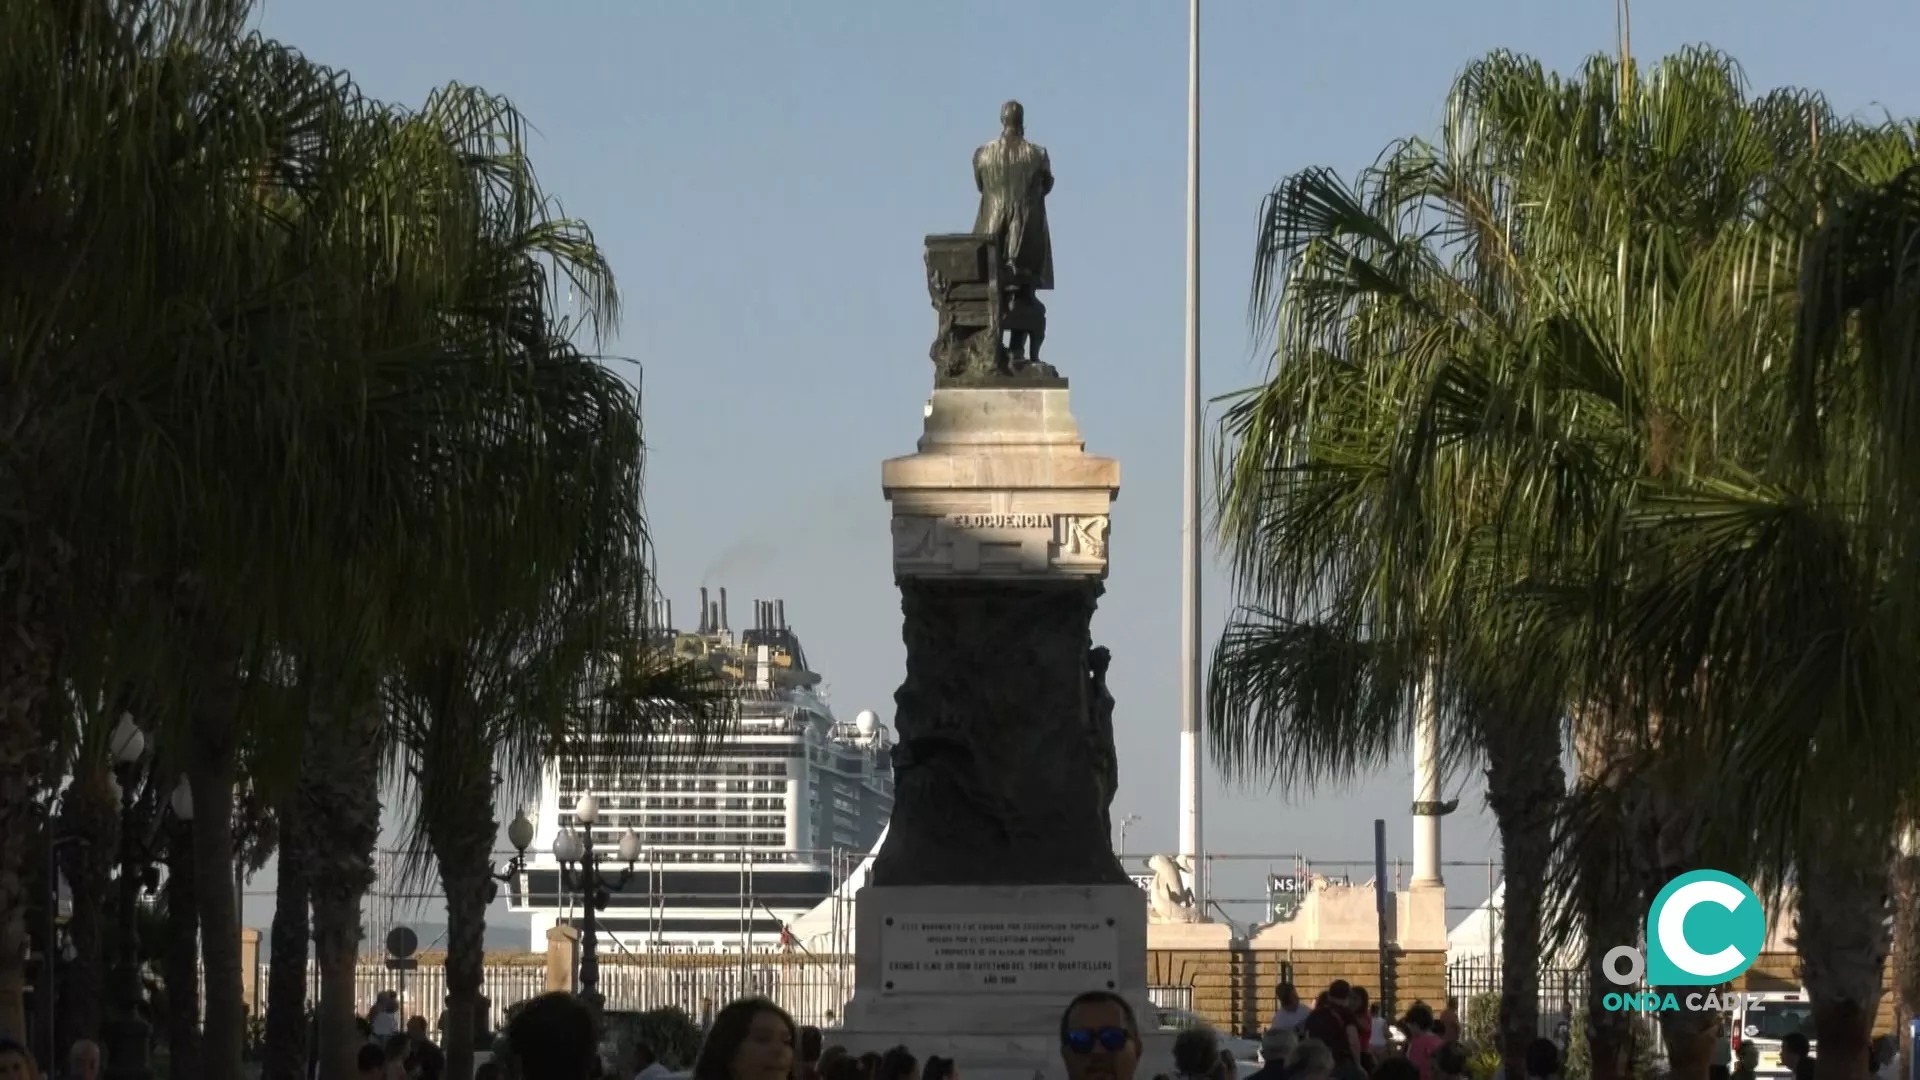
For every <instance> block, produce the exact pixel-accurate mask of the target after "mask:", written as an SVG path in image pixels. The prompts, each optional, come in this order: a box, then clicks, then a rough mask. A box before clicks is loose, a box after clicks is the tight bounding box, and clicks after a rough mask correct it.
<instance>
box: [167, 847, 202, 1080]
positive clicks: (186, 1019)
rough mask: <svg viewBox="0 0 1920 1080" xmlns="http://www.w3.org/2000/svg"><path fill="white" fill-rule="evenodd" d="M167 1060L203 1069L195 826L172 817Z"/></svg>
mask: <svg viewBox="0 0 1920 1080" xmlns="http://www.w3.org/2000/svg"><path fill="white" fill-rule="evenodd" d="M164 965H165V979H166V986H167V1061H168V1066H169V1075H172V1076H199V1075H200V985H199V984H200V971H199V968H200V907H199V904H198V903H197V901H196V898H195V896H194V876H193V826H192V824H191V823H189V822H183V821H179V820H177V819H174V818H171V817H169V818H168V820H167V945H166V959H165V961H164Z"/></svg>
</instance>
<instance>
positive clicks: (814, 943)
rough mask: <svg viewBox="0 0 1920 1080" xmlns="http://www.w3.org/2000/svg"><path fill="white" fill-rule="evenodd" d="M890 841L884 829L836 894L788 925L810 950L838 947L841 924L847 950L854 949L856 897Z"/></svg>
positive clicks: (804, 946) (801, 945)
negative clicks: (876, 858) (876, 859)
mask: <svg viewBox="0 0 1920 1080" xmlns="http://www.w3.org/2000/svg"><path fill="white" fill-rule="evenodd" d="M889 827H891V826H889ZM886 842H887V830H886V829H881V830H880V838H879V839H877V840H875V841H874V842H873V849H872V850H871V851H868V852H867V855H866V857H865V858H863V859H861V860H860V865H858V866H856V867H854V868H853V873H851V874H848V875H847V880H845V881H843V882H841V883H840V887H839V888H837V889H835V890H834V891H833V895H831V896H829V897H827V898H826V899H825V900H822V901H820V902H819V903H818V904H816V905H814V908H813V910H812V911H809V912H807V913H806V914H805V915H802V916H800V917H799V918H798V919H795V920H794V921H793V924H792V925H791V926H788V927H787V931H788V932H789V933H790V934H792V935H793V938H794V941H795V942H797V943H798V944H799V945H800V947H802V948H804V949H806V950H808V951H809V952H834V951H837V950H836V949H835V942H834V936H835V933H834V932H835V930H836V928H837V929H838V930H839V933H840V940H841V942H842V943H844V945H845V947H846V951H848V952H852V951H853V948H854V946H853V911H854V903H853V898H854V897H855V896H856V895H858V894H859V892H860V890H861V889H864V888H866V887H867V882H868V881H869V880H870V879H871V878H872V877H873V857H874V855H875V854H877V853H878V852H879V850H880V845H882V844H884V843H886ZM836 908H837V909H838V910H839V913H840V914H839V918H838V920H837V921H836V920H835V917H834V912H835V909H836Z"/></svg>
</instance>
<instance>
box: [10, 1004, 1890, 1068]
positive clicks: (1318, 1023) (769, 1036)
mask: <svg viewBox="0 0 1920 1080" xmlns="http://www.w3.org/2000/svg"><path fill="white" fill-rule="evenodd" d="M360 1023H361V1027H362V1029H363V1030H362V1034H363V1035H364V1036H365V1038H366V1043H365V1045H364V1046H362V1047H361V1049H360V1051H359V1057H358V1065H359V1074H360V1080H441V1077H442V1076H443V1075H444V1073H445V1069H446V1057H445V1055H444V1054H443V1053H442V1052H441V1050H440V1048H439V1047H438V1046H437V1045H435V1044H434V1042H433V1040H432V1039H431V1038H429V1037H428V1032H427V1022H426V1018H425V1017H420V1016H415V1017H413V1018H412V1019H410V1020H408V1021H406V1022H405V1023H404V1025H403V1024H402V1023H401V1022H400V1019H399V1015H398V1008H397V1002H395V1001H390V1000H388V999H387V998H386V997H385V996H383V997H382V999H381V1000H380V1001H378V1002H376V1003H375V1005H374V1007H373V1009H372V1010H371V1011H369V1013H368V1014H367V1015H366V1016H365V1017H363V1018H362V1019H361V1022H360ZM704 1026H705V1027H706V1032H705V1038H704V1039H703V1040H702V1042H701V1046H700V1051H699V1055H698V1057H697V1058H696V1060H695V1061H694V1062H693V1063H692V1070H691V1080H961V1067H960V1064H959V1063H958V1062H956V1061H954V1060H953V1059H951V1058H944V1057H937V1056H928V1057H925V1058H924V1059H923V1058H921V1057H919V1056H917V1055H915V1053H914V1052H913V1051H912V1050H910V1049H909V1048H908V1047H905V1046H896V1047H894V1048H892V1049H890V1050H888V1051H886V1052H885V1053H873V1052H868V1053H860V1054H855V1053H852V1052H850V1051H848V1050H847V1049H846V1048H845V1047H841V1046H833V1045H828V1044H826V1042H825V1038H824V1036H823V1033H822V1032H821V1030H820V1029H819V1028H814V1027H801V1026H799V1025H797V1024H795V1023H794V1020H793V1017H792V1016H790V1015H788V1013H787V1012H786V1011H785V1010H783V1009H781V1008H780V1007H779V1006H778V1005H776V1004H774V1003H773V1002H771V1001H768V1000H766V999H764V998H748V999H744V1000H740V1001H736V1002H734V1003H732V1004H731V1005H728V1006H726V1007H725V1008H723V1009H721V1010H720V1011H719V1013H717V1014H715V1015H714V1016H712V1017H711V1019H710V1020H708V1021H707V1023H706V1024H705V1025H704ZM1399 1027H1400V1037H1399V1038H1392V1037H1389V1035H1388V1033H1387V1030H1386V1028H1387V1024H1386V1023H1385V1021H1383V1020H1382V1019H1381V1017H1380V1015H1379V1010H1378V1009H1376V1008H1370V1007H1369V1005H1368V998H1367V993H1366V990H1365V989H1364V988H1362V987H1358V986H1353V985H1351V984H1349V983H1347V982H1346V981H1344V980H1335V981H1334V982H1333V983H1332V984H1331V985H1329V986H1328V987H1327V989H1326V990H1325V991H1324V992H1322V993H1321V994H1320V995H1319V996H1318V998H1317V999H1316V1001H1315V1002H1314V1004H1313V1005H1312V1006H1308V1005H1307V1004H1306V1003H1304V1002H1303V1001H1302V1000H1301V999H1300V996H1299V994H1298V992H1297V991H1296V989H1295V987H1294V986H1293V984H1292V983H1288V982H1283V983H1281V984H1280V987H1279V990H1278V995H1277V1002H1276V1008H1275V1010H1274V1014H1273V1019H1272V1022H1271V1023H1270V1024H1269V1025H1268V1026H1267V1029H1266V1031H1265V1033H1264V1034H1263V1035H1262V1037H1261V1040H1260V1062H1259V1065H1260V1067H1259V1070H1258V1071H1257V1072H1255V1073H1253V1074H1252V1076H1251V1077H1250V1078H1249V1080H1467V1077H1468V1052H1467V1048H1466V1047H1465V1045H1464V1044H1463V1041H1462V1037H1461V1035H1462V1032H1461V1024H1460V1015H1459V1009H1458V1002H1457V1000H1455V999H1451V998H1450V999H1448V1000H1447V1002H1446V1005H1445V1007H1444V1008H1443V1009H1442V1010H1441V1011H1440V1012H1439V1013H1435V1012H1434V1011H1433V1009H1432V1007H1431V1006H1429V1005H1427V1004H1426V1003H1425V1002H1415V1003H1414V1005H1413V1006H1412V1007H1411V1008H1409V1009H1408V1010H1407V1012H1406V1015H1405V1017H1404V1018H1403V1019H1402V1020H1401V1021H1400V1023H1399ZM1059 1040H1060V1047H1059V1049H1060V1056H1061V1062H1062V1064H1063V1065H1064V1067H1065V1070H1066V1073H1067V1075H1068V1077H1069V1080H1136V1077H1140V1076H1145V1077H1150V1078H1152V1080H1237V1078H1238V1073H1239V1069H1240V1066H1239V1063H1238V1062H1236V1061H1235V1060H1234V1059H1233V1056H1232V1054H1230V1053H1227V1052H1225V1051H1223V1050H1222V1049H1221V1048H1220V1047H1219V1045H1218V1041H1217V1038H1216V1036H1215V1034H1214V1033H1213V1031H1211V1030H1210V1029H1207V1028H1193V1029H1190V1030H1186V1031H1182V1032H1179V1033H1178V1034H1177V1035H1176V1036H1175V1037H1174V1040H1173V1047H1172V1053H1171V1055H1170V1060H1168V1061H1151V1060H1146V1059H1145V1056H1144V1044H1143V1041H1142V1038H1141V1027H1140V1022H1139V1017H1138V1016H1137V1015H1135V1012H1134V1009H1133V1006H1132V1005H1131V1004H1129V1003H1128V1001H1127V999H1126V998H1124V997H1122V996H1120V995H1119V994H1115V993H1112V992H1110V991H1104V990H1095V991H1089V992H1087V993H1084V994H1081V995H1080V996H1079V997H1076V998H1074V999H1073V1000H1072V1001H1071V1002H1069V1003H1068V1004H1067V1006H1066V1008H1065V1010H1064V1011H1063V1012H1062V1013H1061V1014H1060V1028H1059ZM1751 1046H1752V1044H1751V1043H1748V1044H1746V1046H1743V1047H1742V1049H1743V1050H1747V1049H1750V1048H1751ZM502 1047H503V1049H504V1051H505V1053H504V1054H503V1055H501V1058H500V1059H499V1060H495V1061H490V1062H487V1063H486V1064H484V1065H482V1066H481V1067H480V1068H479V1070H478V1071H477V1072H476V1074H475V1077H474V1080H627V1078H628V1077H631V1078H632V1080H667V1078H668V1077H669V1076H671V1075H672V1073H673V1070H672V1069H670V1068H669V1066H668V1064H667V1063H664V1062H662V1061H660V1060H658V1058H657V1057H656V1055H655V1054H654V1051H653V1048H652V1047H650V1046H647V1045H645V1044H641V1045H638V1046H635V1047H632V1048H631V1050H630V1060H628V1061H625V1062H622V1063H620V1064H619V1065H618V1066H616V1067H614V1068H613V1069H612V1071H611V1072H609V1066H608V1065H607V1063H605V1062H603V1060H602V1058H601V1040H600V1038H599V1026H598V1024H597V1022H596V1020H595V1017H594V1014H593V1012H592V1010H591V1009H590V1008H589V1007H588V1006H587V1004H586V1003H585V1002H584V1001H582V1000H581V999H579V998H577V997H575V996H573V995H571V994H567V993H550V994H545V995H542V996H541V997H538V998H535V999H533V1000H532V1001H530V1002H528V1003H527V1004H526V1005H525V1006H524V1007H523V1008H521V1009H520V1010H519V1011H518V1014H517V1015H516V1016H515V1017H514V1018H513V1020H512V1021H511V1022H509V1023H508V1025H507V1029H506V1033H505V1039H504V1042H503V1044H502ZM1876 1051H1877V1052H1878V1054H1879V1055H1880V1056H1885V1055H1887V1054H1890V1053H1891V1052H1892V1051H1891V1050H1889V1049H1882V1048H1880V1047H1876ZM1781 1063H1782V1064H1783V1065H1785V1066H1786V1067H1787V1068H1789V1069H1791V1070H1792V1071H1793V1073H1794V1074H1795V1076H1796V1077H1803V1078H1810V1077H1811V1075H1812V1072H1813V1067H1814V1062H1813V1056H1812V1053H1811V1049H1810V1047H1809V1045H1808V1043H1807V1040H1806V1038H1805V1037H1804V1036H1802V1035H1798V1034H1792V1035H1788V1036H1787V1037H1786V1038H1785V1039H1784V1040H1783V1046H1782V1054H1781ZM1561 1065H1562V1061H1561V1049H1560V1047H1559V1046H1558V1045H1557V1044H1556V1043H1554V1042H1553V1041H1552V1040H1550V1039H1536V1040H1534V1042H1533V1043H1532V1044H1531V1045H1530V1046H1529V1047H1528V1048H1527V1052H1526V1055H1525V1069H1526V1077H1525V1080H1555V1078H1557V1077H1559V1076H1560V1072H1561ZM69 1068H70V1073H69V1075H70V1076H71V1077H72V1078H73V1080H95V1078H96V1077H97V1076H98V1075H99V1069H100V1051H99V1048H98V1047H97V1046H95V1045H94V1044H92V1043H90V1042H81V1043H77V1044H75V1046H74V1048H73V1055H72V1060H71V1061H70V1062H69ZM1714 1073H1715V1076H1716V1078H1719V1080H1747V1078H1750V1077H1751V1076H1752V1075H1753V1059H1752V1057H1751V1056H1750V1055H1744V1054H1743V1055H1739V1056H1736V1057H1734V1058H1733V1059H1732V1060H1729V1061H1717V1062H1716V1063H1715V1067H1714ZM38 1076H39V1074H38V1073H37V1072H35V1071H33V1065H32V1059H31V1057H29V1056H28V1055H27V1052H26V1050H25V1048H24V1047H21V1046H19V1045H18V1044H17V1043H13V1042H11V1041H10V1040H4V1039H0V1080H37V1078H38ZM1516 1080H1518V1078H1516Z"/></svg>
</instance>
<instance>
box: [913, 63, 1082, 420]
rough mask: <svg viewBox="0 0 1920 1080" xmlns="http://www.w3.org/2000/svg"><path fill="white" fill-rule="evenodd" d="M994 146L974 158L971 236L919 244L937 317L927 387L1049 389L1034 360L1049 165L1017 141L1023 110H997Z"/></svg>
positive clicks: (1045, 369) (1040, 321) (1048, 252)
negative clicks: (1012, 383) (1011, 383)
mask: <svg viewBox="0 0 1920 1080" xmlns="http://www.w3.org/2000/svg"><path fill="white" fill-rule="evenodd" d="M1000 128H1001V130H1000V137H999V138H997V139H995V140H993V141H992V142H990V143H987V144H986V145H985V146H982V147H981V148H980V149H978V150H976V151H974V153H973V183H974V187H975V188H976V189H977V190H978V191H979V192H980V208H979V210H978V212H977V213H976V214H975V215H974V220H973V231H972V232H971V233H960V234H954V235H943V236H929V237H927V253H926V261H927V290H928V292H929V293H930V294H931V296H932V298H933V306H934V309H935V310H936V311H937V312H939V315H940V330H939V333H938V335H937V336H936V337H935V338H934V343H933V349H932V354H933V361H934V364H935V384H936V385H941V386H962V385H965V386H994V385H1004V384H1005V382H1006V381H1007V380H1009V379H1018V380H1019V381H1020V382H1021V383H1023V384H1036V383H1040V384H1047V383H1056V384H1057V383H1058V381H1059V380H1060V375H1059V372H1057V371H1055V370H1054V369H1053V367H1052V366H1051V365H1048V364H1045V363H1042V362H1041V361H1040V345H1041V343H1042V342H1044V341H1045V340H1046V337H1047V308H1046V305H1045V304H1042V303H1041V302H1040V298H1039V295H1038V294H1039V292H1040V290H1042V289H1051V288H1053V236H1052V233H1051V231H1050V230H1049V229H1048V227H1047V203H1046V199H1047V195H1048V193H1049V192H1051V191H1052V190H1053V163H1052V161H1051V160H1050V159H1049V158H1048V157H1047V151H1046V148H1045V147H1043V146H1040V145H1039V144H1038V143H1033V142H1029V141H1028V140H1027V137H1026V111H1025V110H1024V109H1023V108H1022V107H1021V105H1020V103H1019V102H1017V101H1009V102H1007V103H1006V104H1005V105H1003V106H1001V107H1000Z"/></svg>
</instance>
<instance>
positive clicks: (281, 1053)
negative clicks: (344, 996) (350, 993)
mask: <svg viewBox="0 0 1920 1080" xmlns="http://www.w3.org/2000/svg"><path fill="white" fill-rule="evenodd" d="M312 843H313V838H312V837H311V836H310V835H308V832H307V830H306V827H305V823H304V821H303V820H302V818H301V815H300V799H299V798H298V797H293V798H288V799H284V800H282V804H281V807H280V854H279V859H278V861H277V862H276V864H275V867H276V869H275V873H276V875H277V880H276V882H275V884H274V894H273V953H272V957H271V960H270V966H269V967H268V969H267V1047H266V1055H265V1056H266V1061H265V1063H264V1064H263V1065H262V1067H261V1080H305V1077H306V1075H307V1053H308V1048H307V1040H308V1034H309V1031H310V1027H311V1026H310V1025H309V1024H308V1023H307V936H308V933H309V929H308V928H309V926H310V925H311V924H310V922H309V920H308V917H307V903H308V886H309V882H308V880H307V866H308V863H309V861H310V860H311V859H312V857H313V856H312Z"/></svg>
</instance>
